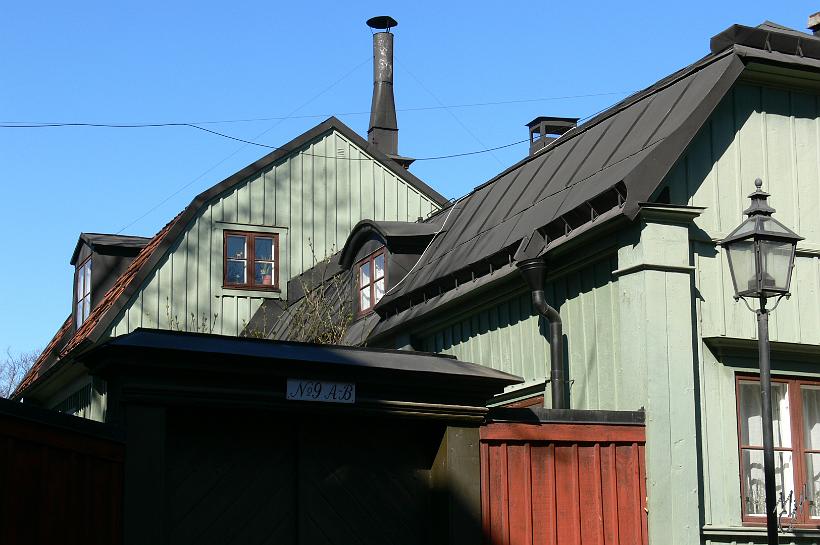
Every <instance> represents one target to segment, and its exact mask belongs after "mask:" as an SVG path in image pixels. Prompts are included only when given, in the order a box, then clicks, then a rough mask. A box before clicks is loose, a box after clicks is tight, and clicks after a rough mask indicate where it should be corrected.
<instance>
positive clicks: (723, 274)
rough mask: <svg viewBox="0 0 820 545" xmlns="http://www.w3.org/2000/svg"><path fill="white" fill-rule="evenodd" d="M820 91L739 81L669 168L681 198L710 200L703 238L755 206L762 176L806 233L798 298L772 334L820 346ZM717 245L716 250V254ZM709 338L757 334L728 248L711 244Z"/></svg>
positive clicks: (701, 250)
mask: <svg viewBox="0 0 820 545" xmlns="http://www.w3.org/2000/svg"><path fill="white" fill-rule="evenodd" d="M818 111H820V105H819V104H818V97H817V96H816V95H813V94H808V93H802V92H796V91H786V90H783V89H776V88H771V87H762V86H756V85H749V84H740V85H737V86H736V87H735V88H734V89H733V91H732V92H731V93H730V95H729V96H727V97H726V98H725V99H724V100H723V101H722V102H721V104H720V105H719V106H718V108H717V110H716V111H715V113H714V114H713V115H712V118H711V120H710V121H709V123H708V124H707V125H706V126H705V127H704V129H703V130H701V132H700V134H699V135H698V136H697V137H696V138H695V140H694V141H693V142H692V144H691V145H690V147H689V150H688V152H687V153H686V155H685V157H684V158H683V159H682V160H681V161H679V162H678V164H677V166H676V167H675V168H674V170H673V171H672V173H670V175H669V177H668V181H667V185H668V187H669V189H670V197H671V200H672V202H676V203H688V204H690V205H692V206H703V207H705V208H706V210H704V212H703V214H702V215H701V216H700V217H699V218H698V219H697V220H696V221H695V223H696V225H697V226H698V228H699V232H697V233H694V234H693V235H694V237H695V238H700V239H705V240H709V239H712V240H714V239H720V238H722V237H724V236H725V235H726V234H728V233H729V231H731V230H732V229H733V228H734V227H736V226H737V225H738V224H739V223H740V221H741V219H742V218H743V217H744V216H743V215H742V211H743V210H745V209H746V207H748V205H749V199H748V198H747V196H748V195H749V193H751V192H752V191H753V190H754V180H755V178H758V177H759V178H761V179H762V180H763V183H764V185H763V188H764V189H765V190H766V191H768V192H769V193H771V194H772V197H771V198H770V199H769V201H770V203H771V204H772V206H773V207H774V208H775V209H776V210H777V212H776V214H775V217H777V218H778V219H779V220H780V221H782V222H783V223H785V224H786V225H787V226H789V227H791V228H792V229H794V230H795V231H796V232H797V233H799V234H800V235H801V236H803V237H805V239H806V240H804V241H803V242H801V243H800V245H799V250H800V252H799V254H798V258H797V260H796V262H795V272H794V280H793V286H792V288H793V289H792V294H793V296H792V298H791V299H790V300H788V301H783V302H782V303H781V305H780V306H779V307H778V309H777V312H776V313H774V314H773V315H772V318H771V336H772V340H775V341H783V342H794V343H809V344H820V289H818V285H820V214H818V210H820V169H819V168H818V161H820V120H818ZM716 252H717V253H716ZM694 260H695V263H693V264H694V265H695V267H696V268H697V280H698V282H697V286H698V289H699V290H700V291H701V295H702V297H703V299H702V302H701V304H700V305H699V309H700V318H701V333H702V335H703V336H706V337H709V336H728V337H737V338H747V339H751V338H755V334H756V326H755V322H754V319H753V318H752V317H750V314H749V311H748V310H747V309H746V308H745V307H744V306H743V305H742V303H735V302H734V300H733V299H732V294H733V290H732V286H731V278H730V276H729V270H728V265H727V262H726V258H725V256H724V255H723V254H722V252H721V251H720V249H717V250H716V249H715V246H714V245H713V244H711V243H707V244H699V245H697V246H696V248H695V250H694Z"/></svg>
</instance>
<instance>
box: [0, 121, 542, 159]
mask: <svg viewBox="0 0 820 545" xmlns="http://www.w3.org/2000/svg"><path fill="white" fill-rule="evenodd" d="M53 127H96V128H100V127H103V128H110V129H133V128H153V127H188V128H191V129H197V130H200V131H204V132H207V133H210V134H214V135H216V136H220V137H222V138H227V139H229V140H235V141H237V142H242V143H243V144H248V145H251V146H259V147H262V148H267V149H272V150H284V149H285V148H283V147H281V146H271V145H269V144H263V143H261V142H254V141H252V140H245V139H244V138H239V137H238V136H231V135H230V134H225V133H223V132H219V131H215V130H212V129H208V128H206V127H200V126H198V125H195V124H193V123H146V124H128V123H123V124H117V123H43V124H32V125H3V124H0V128H23V129H38V128H53ZM526 141H527V140H526V139H524V140H519V141H517V142H512V143H510V144H504V145H501V146H496V147H493V148H484V149H480V150H476V151H468V152H464V153H453V154H450V155H438V156H435V157H420V158H418V159H415V161H435V160H438V159H452V158H454V157H464V156H467V155H478V154H480V153H488V152H493V151H495V150H500V149H504V148H509V147H512V146H515V145H518V144H522V143H524V142H526ZM300 154H301V155H307V156H309V157H317V158H320V159H338V160H346V161H372V158H370V157H336V156H330V155H317V154H315V153H308V152H305V151H303V152H300Z"/></svg>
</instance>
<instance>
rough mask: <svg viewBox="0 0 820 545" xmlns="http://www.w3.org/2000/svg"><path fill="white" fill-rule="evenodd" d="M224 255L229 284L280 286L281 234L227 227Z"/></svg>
mask: <svg viewBox="0 0 820 545" xmlns="http://www.w3.org/2000/svg"><path fill="white" fill-rule="evenodd" d="M224 255H225V260H224V261H225V263H224V273H223V274H224V276H223V278H224V286H225V287H226V288H237V289H254V290H276V289H278V287H279V235H278V234H275V233H246V232H237V231H226V232H225V246H224Z"/></svg>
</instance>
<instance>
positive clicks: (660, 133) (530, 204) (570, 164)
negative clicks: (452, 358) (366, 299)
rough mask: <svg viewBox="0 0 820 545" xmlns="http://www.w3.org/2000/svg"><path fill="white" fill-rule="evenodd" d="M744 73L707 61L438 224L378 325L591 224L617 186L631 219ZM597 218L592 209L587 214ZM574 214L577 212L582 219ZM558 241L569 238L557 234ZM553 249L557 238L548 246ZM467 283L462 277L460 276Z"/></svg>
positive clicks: (522, 166) (526, 164)
mask: <svg viewBox="0 0 820 545" xmlns="http://www.w3.org/2000/svg"><path fill="white" fill-rule="evenodd" d="M742 70H743V62H742V61H741V60H740V59H739V58H738V57H737V56H735V55H732V54H730V52H724V53H722V54H718V55H709V56H707V57H705V58H704V59H701V60H700V61H698V62H696V63H695V64H693V65H691V66H689V67H687V68H685V69H684V70H681V71H679V72H677V73H675V74H673V75H672V76H670V77H668V78H665V79H663V80H661V81H659V82H658V83H656V84H655V85H653V86H652V87H650V88H648V89H646V90H644V91H642V92H640V93H637V94H635V95H633V96H631V97H629V98H627V99H626V100H624V101H622V102H620V103H619V104H616V105H615V106H613V107H612V108H610V109H609V110H608V111H606V112H603V113H601V114H600V115H598V116H596V117H594V118H593V119H591V120H589V121H588V122H586V123H585V124H583V125H581V126H579V127H577V128H575V129H571V130H570V131H568V132H567V133H565V134H564V135H563V136H561V137H560V138H558V139H557V140H555V141H554V142H552V143H551V144H550V145H548V146H547V147H546V148H544V149H543V150H542V151H540V152H539V153H537V154H535V155H534V156H532V157H529V158H527V159H525V160H523V161H521V162H520V163H518V164H517V165H514V166H513V167H511V168H509V169H508V170H506V171H504V172H502V173H501V174H500V175H498V176H496V177H495V178H493V179H492V180H490V181H489V182H488V183H486V184H484V185H482V186H479V187H478V188H476V190H474V191H473V192H472V193H470V194H469V195H467V196H466V197H464V198H463V199H461V200H459V201H457V202H456V203H455V204H454V205H453V206H452V208H451V209H448V210H445V211H444V212H442V213H439V214H438V215H437V216H436V217H441V216H445V217H447V216H448V215H449V217H448V218H447V221H446V224H445V226H444V229H443V230H442V232H441V234H440V235H438V236H437V237H436V238H435V239H434V240H433V241H432V243H431V244H430V246H429V248H428V249H427V251H426V253H425V254H424V255H423V256H422V258H421V259H420V260H419V263H418V264H417V265H416V267H415V268H414V269H413V271H412V272H411V273H410V274H409V275H408V276H407V278H406V280H405V281H404V282H403V284H402V285H400V286H399V287H398V288H397V289H396V290H394V291H393V293H391V294H389V295H386V296H385V297H384V298H383V299H382V301H381V302H380V303H379V304H378V305H377V307H376V309H377V311H378V312H379V313H380V314H382V315H390V314H393V313H394V312H395V311H396V310H398V309H399V308H407V307H408V306H410V305H409V303H410V302H412V301H413V299H412V297H415V298H417V299H419V300H421V299H423V297H422V296H421V293H422V292H423V291H425V290H427V291H430V286H431V285H437V284H438V285H439V286H441V285H442V284H444V283H447V285H446V286H443V288H444V289H452V287H454V286H455V282H453V278H458V276H459V275H462V276H463V274H464V271H470V270H471V269H473V270H475V268H481V269H483V270H484V272H488V271H489V264H491V263H495V264H496V266H500V265H503V264H504V263H507V262H509V260H511V259H512V255H513V253H514V251H515V249H517V247H518V245H519V243H520V242H521V240H522V239H523V238H524V237H525V236H527V235H529V234H530V233H532V232H533V230H535V229H539V228H544V227H547V226H548V225H549V224H550V223H551V222H553V221H554V220H556V219H559V218H563V217H566V216H568V215H571V214H579V213H580V214H581V215H583V213H584V210H586V212H585V213H586V215H587V217H588V219H589V221H593V219H594V217H595V215H596V214H601V213H605V212H607V211H608V208H607V209H605V210H604V209H601V210H589V206H590V204H589V203H591V202H592V203H593V204H594V200H595V199H596V198H597V197H599V196H605V195H606V194H607V192H610V191H612V190H614V189H616V188H617V186H618V184H621V183H623V184H624V186H625V191H626V196H625V197H626V198H625V202H623V203H618V202H617V201H619V200H620V197H619V198H618V199H616V200H615V201H613V200H612V199H608V198H607V199H602V203H605V207H610V208H611V207H612V204H613V203H614V204H615V205H616V206H617V205H618V204H621V205H622V206H621V213H622V214H625V215H627V216H628V217H630V218H633V217H634V215H635V214H637V212H638V203H639V202H643V201H647V200H649V199H650V197H651V196H652V194H653V192H654V191H655V189H656V188H657V187H658V185H659V184H660V183H661V181H662V180H663V178H664V176H665V175H666V173H667V172H668V171H669V169H671V167H672V166H673V164H674V162H675V161H676V160H677V159H678V157H679V156H680V155H681V154H682V152H683V150H684V149H685V147H686V145H687V144H688V143H689V141H690V140H691V139H692V138H693V137H694V135H695V134H696V132H697V131H698V130H699V129H700V127H701V126H702V124H703V123H704V122H705V121H706V119H707V118H708V116H709V114H711V112H712V110H713V109H714V107H715V106H716V105H717V103H718V102H719V101H720V99H721V98H722V97H723V96H724V94H725V93H726V91H728V90H729V88H730V87H731V85H732V84H733V83H734V81H735V79H736V78H737V76H738V75H739V74H740V72H741V71H742ZM593 208H594V206H593ZM579 211H580V212H579ZM560 234H561V235H565V234H566V232H561V233H560ZM553 238H554V239H556V240H560V238H561V237H560V236H559V237H553ZM467 278H469V276H467Z"/></svg>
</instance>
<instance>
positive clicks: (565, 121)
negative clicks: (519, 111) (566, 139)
mask: <svg viewBox="0 0 820 545" xmlns="http://www.w3.org/2000/svg"><path fill="white" fill-rule="evenodd" d="M576 125H578V118H577V117H546V116H543V115H542V116H539V117H536V118H535V119H533V120H532V121H530V122H529V123H527V127H528V128H529V130H530V155H535V154H536V153H538V151H539V150H541V149H544V148H545V147H546V146H547V144H549V143H550V142H552V141H553V140H555V139H556V138H558V137H559V136H561V135H562V134H564V133H565V132H567V131H568V130H570V129H572V128H574V127H575V126H576Z"/></svg>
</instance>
